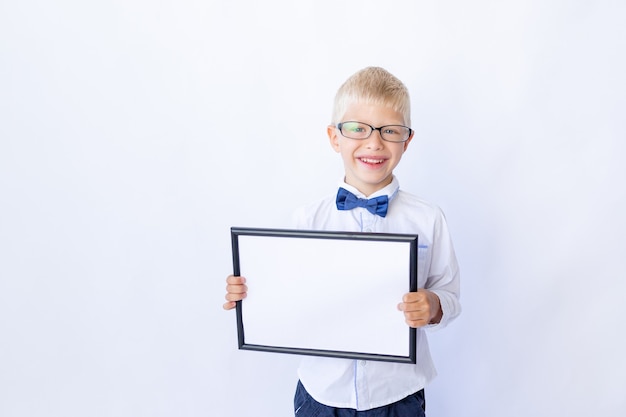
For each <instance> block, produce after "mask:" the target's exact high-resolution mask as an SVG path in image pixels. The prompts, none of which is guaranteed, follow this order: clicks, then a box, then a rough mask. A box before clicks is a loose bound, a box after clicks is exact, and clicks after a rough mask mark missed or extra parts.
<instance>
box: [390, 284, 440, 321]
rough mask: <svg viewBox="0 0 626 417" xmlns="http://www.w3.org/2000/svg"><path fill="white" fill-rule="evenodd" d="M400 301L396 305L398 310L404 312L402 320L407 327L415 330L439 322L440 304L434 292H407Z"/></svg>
mask: <svg viewBox="0 0 626 417" xmlns="http://www.w3.org/2000/svg"><path fill="white" fill-rule="evenodd" d="M402 301H403V302H402V303H400V304H398V310H400V311H404V318H405V319H406V323H407V324H408V325H409V326H411V327H415V328H417V327H422V326H426V325H427V324H435V323H439V321H441V316H442V314H443V313H442V312H441V304H440V302H439V297H438V296H437V294H435V293H434V292H432V291H428V290H419V291H417V292H409V293H406V294H404V297H402Z"/></svg>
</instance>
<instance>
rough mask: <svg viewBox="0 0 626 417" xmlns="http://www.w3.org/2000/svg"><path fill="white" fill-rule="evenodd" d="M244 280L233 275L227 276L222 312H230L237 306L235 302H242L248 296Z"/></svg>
mask: <svg viewBox="0 0 626 417" xmlns="http://www.w3.org/2000/svg"><path fill="white" fill-rule="evenodd" d="M245 282H246V279H245V278H244V277H239V276H235V275H229V276H228V277H227V278H226V297H225V298H226V303H224V305H223V307H224V310H232V309H233V308H235V306H236V305H237V301H239V300H243V299H244V298H246V296H247V295H248V294H247V293H248V286H247V285H246V284H245Z"/></svg>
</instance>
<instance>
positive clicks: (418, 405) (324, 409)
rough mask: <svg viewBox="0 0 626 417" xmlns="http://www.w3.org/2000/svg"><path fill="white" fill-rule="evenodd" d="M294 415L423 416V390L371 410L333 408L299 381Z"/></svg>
mask: <svg viewBox="0 0 626 417" xmlns="http://www.w3.org/2000/svg"><path fill="white" fill-rule="evenodd" d="M293 404H294V415H295V416H296V417H425V416H426V400H425V399H424V390H420V391H418V392H416V393H415V394H411V395H409V396H408V397H406V398H404V399H402V400H400V401H398V402H395V403H393V404H389V405H385V406H382V407H378V408H373V409H371V410H365V411H357V410H354V409H352V408H334V407H329V406H326V405H324V404H320V403H318V402H317V401H315V400H314V399H313V397H311V396H310V395H309V393H308V392H307V391H306V389H305V388H304V386H303V385H302V383H301V382H300V381H298V387H297V388H296V395H295V397H294V400H293Z"/></svg>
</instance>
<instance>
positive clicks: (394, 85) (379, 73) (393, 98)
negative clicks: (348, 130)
mask: <svg viewBox="0 0 626 417" xmlns="http://www.w3.org/2000/svg"><path fill="white" fill-rule="evenodd" d="M356 102H360V103H368V104H378V105H383V106H385V107H390V108H392V109H393V110H395V111H397V112H399V113H401V114H402V116H403V117H404V123H405V124H406V125H407V126H408V127H410V126H411V100H410V98H409V90H408V89H407V88H406V86H405V85H404V84H403V83H402V81H400V80H399V79H398V78H396V77H395V76H394V75H392V74H391V73H390V72H389V71H387V70H385V69H384V68H380V67H367V68H363V69H362V70H360V71H357V72H356V73H355V74H353V75H352V76H351V77H350V78H348V79H347V80H346V82H344V83H343V84H342V85H341V87H339V90H337V94H336V95H335V103H334V106H333V114H332V120H331V124H332V125H336V124H337V123H339V122H341V118H342V117H343V115H344V114H345V113H346V110H347V109H348V106H349V105H350V104H352V103H356Z"/></svg>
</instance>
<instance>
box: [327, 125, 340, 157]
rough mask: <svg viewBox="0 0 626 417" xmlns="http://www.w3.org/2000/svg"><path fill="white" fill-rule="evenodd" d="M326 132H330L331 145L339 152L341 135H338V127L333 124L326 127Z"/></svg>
mask: <svg viewBox="0 0 626 417" xmlns="http://www.w3.org/2000/svg"><path fill="white" fill-rule="evenodd" d="M326 134H328V139H329V140H330V146H332V147H333V149H334V150H335V152H339V151H340V149H339V137H337V128H336V127H335V126H333V125H329V126H328V127H327V128H326Z"/></svg>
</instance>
